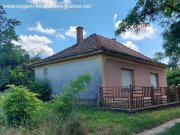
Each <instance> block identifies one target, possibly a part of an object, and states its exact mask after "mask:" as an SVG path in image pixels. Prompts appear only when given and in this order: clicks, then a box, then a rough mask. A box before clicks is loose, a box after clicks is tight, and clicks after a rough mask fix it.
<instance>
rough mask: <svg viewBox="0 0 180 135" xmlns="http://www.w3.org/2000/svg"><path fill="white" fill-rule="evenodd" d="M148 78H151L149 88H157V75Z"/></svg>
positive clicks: (152, 74) (153, 74)
mask: <svg viewBox="0 0 180 135" xmlns="http://www.w3.org/2000/svg"><path fill="white" fill-rule="evenodd" d="M150 77H151V86H153V87H154V88H157V87H158V75H157V74H155V73H151V74H150Z"/></svg>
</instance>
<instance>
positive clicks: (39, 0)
mask: <svg viewBox="0 0 180 135" xmlns="http://www.w3.org/2000/svg"><path fill="white" fill-rule="evenodd" d="M28 1H29V2H30V3H31V4H34V5H49V6H56V5H57V4H58V2H57V0H28Z"/></svg>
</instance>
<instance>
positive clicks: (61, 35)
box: [56, 33, 66, 40]
mask: <svg viewBox="0 0 180 135" xmlns="http://www.w3.org/2000/svg"><path fill="white" fill-rule="evenodd" d="M56 37H57V38H58V39H63V40H64V39H66V37H65V36H64V35H63V34H60V33H58V34H57V35H56Z"/></svg>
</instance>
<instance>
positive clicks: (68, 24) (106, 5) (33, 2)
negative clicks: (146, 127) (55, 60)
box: [0, 0, 163, 58]
mask: <svg viewBox="0 0 180 135" xmlns="http://www.w3.org/2000/svg"><path fill="white" fill-rule="evenodd" d="M136 2H137V1H136V0H23V1H21V0H0V5H3V6H4V8H5V10H6V12H7V17H9V18H15V19H17V20H19V21H20V22H21V25H20V26H18V27H17V28H16V32H17V34H18V35H19V38H20V41H19V42H15V41H14V43H15V44H19V45H22V47H23V48H24V49H26V50H27V51H28V52H29V53H30V54H31V55H35V54H36V53H41V56H42V57H47V56H51V55H53V54H55V53H57V52H59V51H62V50H63V49H65V48H67V47H70V46H72V45H74V44H75V43H76V29H75V28H76V27H77V26H81V27H83V28H84V38H87V37H88V36H90V35H91V34H93V33H96V34H99V35H102V36H105V37H107V38H110V39H111V38H116V40H117V41H118V42H120V43H122V44H124V45H126V46H127V47H130V48H131V49H134V50H136V51H138V52H140V53H142V54H144V55H146V56H148V57H150V58H152V57H153V55H154V53H155V52H159V51H162V43H163V41H162V36H161V33H162V31H163V29H162V28H161V27H160V26H158V25H157V24H151V25H150V26H149V27H147V28H145V29H143V30H141V31H140V32H139V33H138V34H137V33H136V32H134V31H133V30H129V31H127V32H126V33H124V34H122V35H120V36H118V37H115V34H114V32H115V30H116V28H117V26H118V24H119V22H120V21H121V20H122V19H124V18H125V17H126V15H127V14H128V13H129V11H130V10H131V9H132V8H133V7H134V6H135V4H136ZM38 5H39V6H41V8H39V7H37V6H38ZM57 5H62V6H63V7H65V6H66V7H71V8H42V7H44V6H51V7H57ZM25 6H26V7H27V6H29V7H30V6H31V8H26V9H23V8H20V7H25ZM35 6H36V7H35ZM80 6H81V7H80ZM77 7H78V8H77Z"/></svg>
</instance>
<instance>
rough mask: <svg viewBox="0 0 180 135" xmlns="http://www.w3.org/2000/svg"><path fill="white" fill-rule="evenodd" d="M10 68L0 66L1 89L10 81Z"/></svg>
mask: <svg viewBox="0 0 180 135" xmlns="http://www.w3.org/2000/svg"><path fill="white" fill-rule="evenodd" d="M9 71H10V69H9V68H0V91H1V88H2V87H3V86H4V85H5V84H8V83H9V80H10V72H9Z"/></svg>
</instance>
